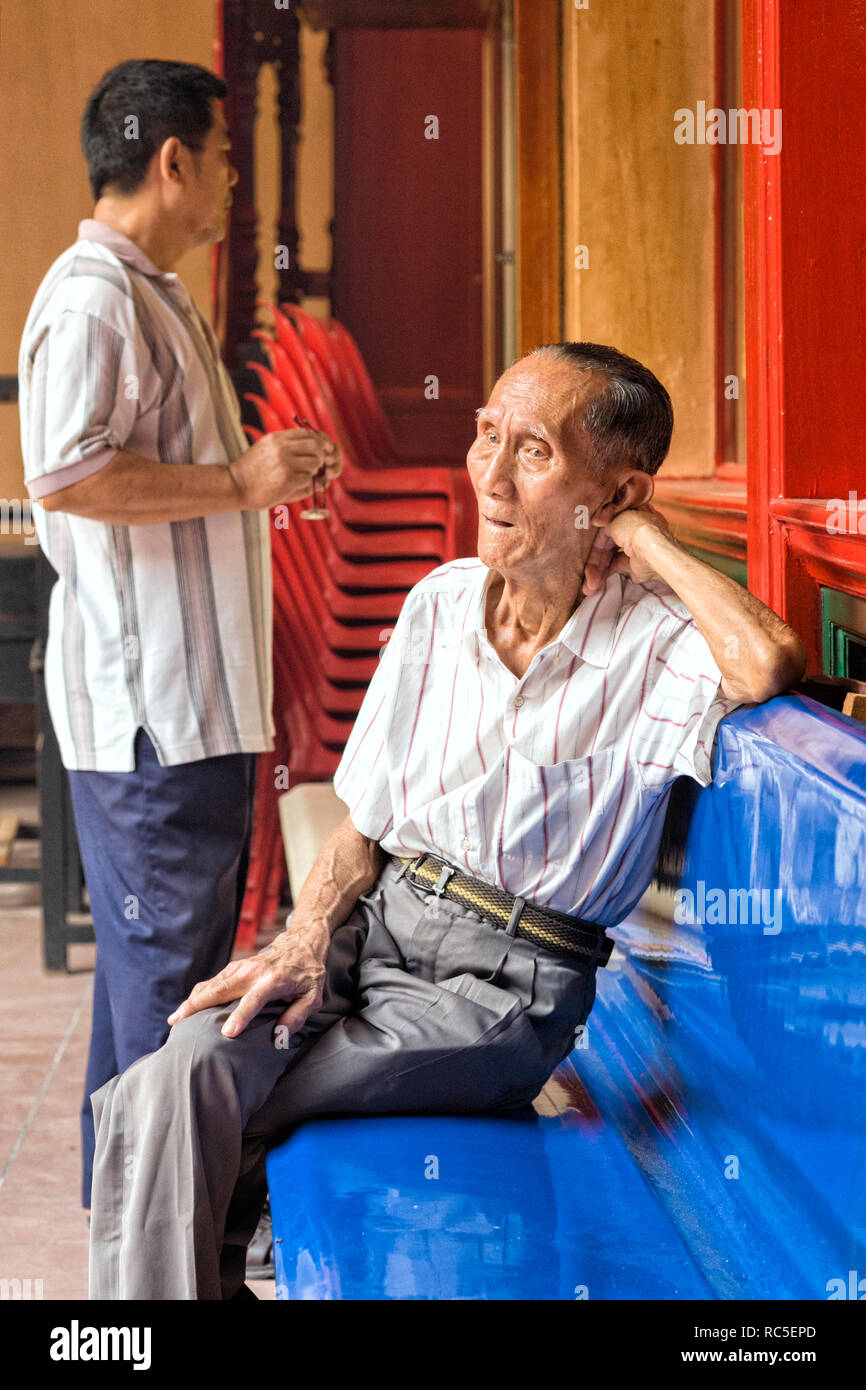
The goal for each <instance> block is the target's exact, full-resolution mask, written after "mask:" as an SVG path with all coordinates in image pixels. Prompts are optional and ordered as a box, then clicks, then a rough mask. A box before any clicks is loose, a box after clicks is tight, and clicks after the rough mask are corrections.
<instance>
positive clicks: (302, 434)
mask: <svg viewBox="0 0 866 1390" xmlns="http://www.w3.org/2000/svg"><path fill="white" fill-rule="evenodd" d="M230 467H231V474H232V477H233V478H234V480H235V486H236V487H237V489H238V492H239V493H240V497H241V510H242V511H251V512H254V511H263V510H264V509H265V508H266V507H276V506H277V505H278V504H279V503H281V502H299V501H300V499H301V498H302V497H309V496H310V494H311V493H312V491H313V478H314V476H315V474H317V473H318V472H319V471H320V469H322V468H324V470H325V481H326V482H331V480H332V479H334V478H337V477H339V475H340V472H341V470H342V463H341V461H340V450H339V447H338V446H337V445H336V444H335V443H334V441H333V440H332V439H329V438H328V436H327V435H325V434H320V433H319V432H318V431H317V430H304V429H300V430H278V431H276V433H274V434H263V435H262V437H261V439H257V440H256V442H255V444H253V445H252V447H251V448H249V449H247V452H246V453H245V454H241V456H240V458H238V459H235V460H234V462H233V463H232V464H231V465H230Z"/></svg>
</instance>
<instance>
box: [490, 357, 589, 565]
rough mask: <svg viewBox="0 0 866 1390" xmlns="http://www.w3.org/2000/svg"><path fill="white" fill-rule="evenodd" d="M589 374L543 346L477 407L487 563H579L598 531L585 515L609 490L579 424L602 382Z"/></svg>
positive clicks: (504, 378) (584, 556) (584, 557)
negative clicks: (592, 464)
mask: <svg viewBox="0 0 866 1390" xmlns="http://www.w3.org/2000/svg"><path fill="white" fill-rule="evenodd" d="M593 376H594V374H593V373H591V372H580V371H578V370H576V369H575V368H574V367H573V366H572V365H571V364H570V363H568V362H562V361H558V360H556V359H555V358H552V357H548V356H546V355H542V356H538V357H525V358H523V359H522V360H521V361H520V362H517V363H515V365H514V366H513V367H511V368H509V370H508V371H507V372H505V373H504V374H503V375H502V376H501V377H500V378H499V380H498V381H497V383H496V385H495V386H494V388H493V391H492V393H491V396H490V399H489V401H488V402H487V405H486V406H483V407H482V409H481V410H480V411H479V412H478V428H477V434H476V437H475V441H474V443H473V444H472V445H471V446H470V449H469V452H468V454H467V456H466V464H467V467H468V469H469V477H470V479H471V481H472V486H473V487H474V489H475V495H476V498H477V500H478V512H479V518H478V556H479V559H481V560H482V561H483V562H484V564H486V565H488V566H489V567H490V568H491V569H496V570H499V571H501V572H502V573H504V574H506V575H508V574H514V575H520V574H526V575H527V576H528V575H530V574H532V573H534V572H543V571H546V570H553V569H554V568H555V567H557V566H562V565H565V566H568V567H569V570H572V571H575V572H576V571H577V570H579V568H580V567H581V566H582V564H583V562H584V561H585V559H586V556H587V555H588V553H589V550H590V548H591V546H592V542H593V540H594V538H595V536H596V534H597V533H596V528H595V527H594V526H587V525H586V524H585V518H586V515H587V514H588V515H589V516H592V515H593V513H594V512H595V511H596V509H597V508H598V507H599V506H600V505H601V504H602V503H603V502H604V501H605V499H606V497H607V495H608V494H609V493H610V490H611V489H610V487H608V488H605V487H603V486H602V485H601V484H600V483H599V482H597V481H596V480H595V479H594V478H593V477H592V475H591V474H590V473H589V472H588V470H587V468H586V459H587V457H588V455H589V437H588V436H587V435H586V434H584V433H583V431H582V430H580V428H579V427H578V423H577V422H578V421H579V420H580V419H581V417H582V414H583V409H584V407H585V405H586V404H587V402H588V401H589V400H590V399H591V398H592V396H593V395H595V394H596V393H597V391H598V390H599V389H601V386H602V383H600V382H598V378H597V377H596V380H595V382H593V380H592V378H593ZM584 508H585V509H586V511H584V510H583V509H584Z"/></svg>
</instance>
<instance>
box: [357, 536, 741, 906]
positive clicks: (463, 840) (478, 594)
mask: <svg viewBox="0 0 866 1390" xmlns="http://www.w3.org/2000/svg"><path fill="white" fill-rule="evenodd" d="M492 573H493V571H491V570H489V569H488V568H487V566H485V565H484V564H483V563H482V562H481V561H480V560H458V561H454V562H453V563H451V564H448V565H444V566H442V567H441V568H440V569H437V570H434V571H433V573H432V574H430V575H428V576H427V577H426V578H425V579H423V580H422V581H421V582H420V583H419V584H416V586H415V588H414V589H412V591H411V592H410V594H409V595H408V597H407V599H406V602H405V604H404V606H403V609H402V611H401V613H400V617H399V619H398V622H397V626H396V627H395V629H394V632H393V635H392V637H391V639H390V641H389V642H388V644H387V646H386V647H385V649H384V651H383V652H382V654H381V661H380V663H379V666H378V668H377V670H376V672H375V673H374V676H373V680H372V681H371V683H370V686H369V688H368V690H367V694H366V697H365V699H364V703H363V705H362V707H361V711H360V714H359V715H358V719H357V722H356V723H355V725H354V728H353V730H352V734H351V737H350V739H349V742H348V744H347V746H346V750H345V753H344V755H343V758H342V761H341V762H340V765H339V767H338V769H337V773H336V776H335V778H334V786H335V789H336V791H337V794H338V795H339V797H340V798H341V800H343V801H344V802H345V803H346V805H347V806H348V808H349V811H350V813H351V816H352V820H353V823H354V825H355V826H356V828H357V829H358V830H359V831H360V832H361V833H362V834H364V835H368V836H369V837H370V838H372V839H375V840H378V841H379V842H380V844H381V846H382V848H383V849H384V850H385V851H386V852H387V853H389V854H397V855H403V856H405V855H409V854H414V853H418V852H420V851H423V850H429V851H431V852H433V853H436V854H438V855H441V856H442V857H443V858H445V859H447V860H448V861H449V862H450V863H452V864H454V865H456V866H458V867H460V868H462V869H464V870H465V871H466V872H467V873H470V874H472V875H473V876H474V877H476V878H479V879H482V880H483V881H484V882H486V883H492V884H497V885H499V886H500V887H502V888H504V889H506V890H507V891H508V892H510V893H515V894H520V895H521V896H523V897H525V898H527V899H528V900H530V901H532V902H535V903H538V904H541V905H543V906H547V907H550V908H552V909H554V910H555V911H557V912H565V913H568V914H570V915H576V916H580V917H584V918H587V919H588V920H590V921H594V922H599V923H601V924H602V925H604V926H614V925H616V923H617V922H620V921H622V920H623V918H624V917H626V916H627V915H628V913H629V912H630V911H631V909H632V908H633V907H634V905H635V904H636V903H637V901H638V899H639V898H640V897H641V895H642V893H643V892H644V890H645V888H646V887H647V886H648V884H649V882H650V880H651V878H652V874H653V869H654V866H655V860H656V856H657V853H658V846H659V840H660V836H661V830H662V824H663V821H664V815H665V809H666V805H667V799H668V797H667V793H668V792H669V790H670V787H671V786H672V784H673V782H674V780H675V779H676V778H677V777H678V776H680V775H681V774H686V775H687V776H690V777H693V778H695V779H696V780H697V781H698V782H700V783H701V785H707V784H709V783H710V782H711V781H712V765H711V754H712V749H713V740H714V737H715V732H716V727H717V725H718V723H719V721H720V720H721V719H722V718H723V717H724V715H725V714H727V713H729V712H730V711H731V710H732V709H734V708H736V706H737V705H738V704H739V703H741V702H740V701H738V700H729V699H725V698H723V697H721V696H720V694H719V685H720V681H721V678H722V676H721V671H720V670H719V668H718V666H717V665H716V662H715V661H714V659H713V657H712V654H711V652H710V648H709V646H708V644H707V641H706V639H705V638H704V636H703V635H702V633H701V632H700V630H699V629H698V627H697V626H696V624H695V622H694V619H693V618H692V616H691V614H690V612H689V610H688V609H687V607H686V605H685V604H684V603H683V602H682V600H681V599H679V598H678V597H677V596H676V595H675V594H674V592H673V590H672V589H671V588H670V587H669V586H668V585H667V584H666V583H665V582H664V581H663V580H661V579H658V578H656V579H653V580H651V581H649V582H648V583H646V584H641V583H637V582H635V581H634V580H632V579H631V578H629V577H628V576H625V575H621V574H613V575H609V576H608V579H607V582H606V584H605V586H604V587H603V588H602V589H601V590H600V591H599V592H598V593H597V594H594V595H593V596H592V597H591V598H583V599H582V601H581V602H580V604H579V606H578V608H577V610H576V611H575V612H574V613H573V614H572V616H571V618H570V619H569V620H568V622H567V623H566V624H565V626H564V627H563V628H562V630H561V632H560V633H559V635H558V637H557V638H556V639H555V640H554V641H552V642H550V643H548V645H547V646H546V647H545V648H544V649H543V650H542V651H540V652H537V653H536V655H535V656H534V657H533V659H532V662H531V663H530V666H529V668H528V670H527V671H526V673H525V675H524V676H523V677H522V678H521V679H518V677H517V676H515V675H514V674H513V672H511V671H509V669H508V668H507V667H506V666H505V665H504V663H503V662H502V661H501V660H500V658H499V656H498V655H497V653H496V652H495V650H494V648H493V647H492V645H491V643H490V642H489V640H488V638H487V635H486V631H485V603H486V594H487V588H488V581H489V578H490V576H491V575H492Z"/></svg>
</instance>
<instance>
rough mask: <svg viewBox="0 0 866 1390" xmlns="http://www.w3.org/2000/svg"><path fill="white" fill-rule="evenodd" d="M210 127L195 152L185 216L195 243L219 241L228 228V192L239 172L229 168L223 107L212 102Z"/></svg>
mask: <svg viewBox="0 0 866 1390" xmlns="http://www.w3.org/2000/svg"><path fill="white" fill-rule="evenodd" d="M211 112H212V115H213V124H212V125H211V128H210V130H209V131H208V134H207V138H206V140H205V143H204V148H203V149H202V150H197V151H195V162H196V163H197V166H198V167H197V168H195V169H194V179H193V184H192V186H191V187H190V189H189V192H188V199H187V212H188V215H189V219H190V222H191V223H194V230H195V232H196V235H197V240H198V241H199V242H200V243H201V242H209V241H222V239H223V237H224V236H225V234H226V228H227V225H228V212H229V207H230V206H231V198H232V195H231V190H232V188H233V187H234V185H235V184H236V183H237V181H238V171H237V169H235V168H233V167H232V163H231V159H230V157H229V151H230V150H231V140H230V139H229V133H228V127H227V125H226V119H225V116H224V115H223V111H222V107H221V106H220V105H219V103H218V102H217V101H216V100H215V99H214V100H212V101H211Z"/></svg>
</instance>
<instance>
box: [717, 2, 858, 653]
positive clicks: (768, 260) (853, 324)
mask: <svg viewBox="0 0 866 1390" xmlns="http://www.w3.org/2000/svg"><path fill="white" fill-rule="evenodd" d="M742 13H743V97H742V100H743V106H744V107H746V108H753V107H757V108H758V109H759V110H763V109H765V108H767V109H770V110H776V109H780V110H781V111H782V120H783V140H782V151H781V153H779V154H776V155H773V154H770V153H767V152H765V151H764V150H763V149H762V148H761V147H760V146H759V145H748V144H747V145H745V146H744V149H743V157H744V170H743V179H744V218H745V247H746V264H745V287H746V381H747V389H746V396H747V434H748V470H747V478H748V558H749V588H750V589H751V590H752V591H753V592H754V593H755V594H757V596H758V597H759V598H761V599H762V600H763V601H764V602H766V603H768V604H769V605H770V606H771V607H773V608H774V609H776V610H777V611H778V612H779V613H780V614H781V615H782V616H783V617H784V618H785V619H786V621H788V622H790V623H791V624H792V626H794V627H795V628H796V629H797V630H798V631H799V632H800V633H801V635H802V636H803V637H804V639H805V640H806V641H807V642H808V645H809V648H810V663H809V668H810V670H820V666H821V657H820V595H819V585H821V584H826V585H828V586H829V587H831V588H834V589H839V590H842V591H844V592H847V593H850V594H855V595H858V596H860V597H866V509H864V514H863V516H862V519H860V514H859V513H857V514H856V518H855V524H854V525H853V527H851V528H850V530H849V533H848V534H833V532H832V531H831V529H830V528H829V527H828V518H829V517H830V514H831V506H832V503H833V500H834V499H842V500H847V498H848V493H849V491H850V490H853V491H855V492H857V491H858V488H859V494H858V495H859V496H862V495H863V493H864V489H866V461H864V452H866V448H864V431H863V424H862V412H863V382H864V380H866V313H864V307H863V306H864V290H866V218H864V213H863V208H864V199H863V197H862V192H861V190H862V187H863V176H862V124H861V120H860V118H859V110H860V102H861V100H862V73H863V71H864V68H866V33H864V30H863V27H862V24H860V23H859V22H858V19H857V14H856V7H850V6H848V5H829V6H812V5H797V4H794V5H792V4H790V3H788V4H782V3H780V0H743V11H742ZM828 504H829V505H828ZM858 519H860V524H862V528H863V533H862V534H861V533H860V532H859V528H858V525H857V520H858Z"/></svg>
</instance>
